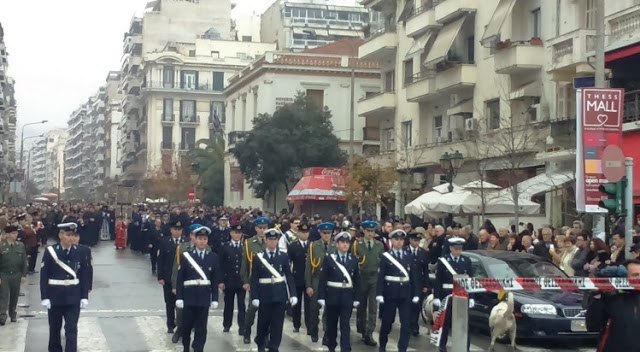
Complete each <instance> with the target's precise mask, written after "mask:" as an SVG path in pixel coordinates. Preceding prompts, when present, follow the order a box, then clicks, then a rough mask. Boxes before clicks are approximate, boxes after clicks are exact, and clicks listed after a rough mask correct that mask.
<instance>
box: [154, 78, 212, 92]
mask: <svg viewBox="0 0 640 352" xmlns="http://www.w3.org/2000/svg"><path fill="white" fill-rule="evenodd" d="M143 88H146V89H174V90H175V89H177V90H187V91H202V92H222V91H223V90H224V85H222V86H221V85H220V84H219V83H218V84H214V83H210V82H206V83H198V84H187V83H186V82H180V81H179V80H175V81H174V82H170V81H169V82H161V81H151V80H148V81H146V84H145V86H144V87H143Z"/></svg>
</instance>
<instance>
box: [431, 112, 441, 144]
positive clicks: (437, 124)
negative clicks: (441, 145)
mask: <svg viewBox="0 0 640 352" xmlns="http://www.w3.org/2000/svg"><path fill="white" fill-rule="evenodd" d="M442 134H443V133H442V115H440V116H435V117H434V118H433V137H434V139H435V140H436V141H438V140H441V138H442Z"/></svg>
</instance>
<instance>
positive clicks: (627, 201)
mask: <svg viewBox="0 0 640 352" xmlns="http://www.w3.org/2000/svg"><path fill="white" fill-rule="evenodd" d="M624 166H625V168H626V170H627V189H626V190H624V192H625V197H624V206H625V208H626V211H627V216H626V218H625V219H624V232H625V234H624V246H625V251H624V255H625V259H627V260H630V259H633V258H631V252H630V251H629V250H630V249H631V246H633V237H632V235H631V233H632V229H633V158H625V159H624Z"/></svg>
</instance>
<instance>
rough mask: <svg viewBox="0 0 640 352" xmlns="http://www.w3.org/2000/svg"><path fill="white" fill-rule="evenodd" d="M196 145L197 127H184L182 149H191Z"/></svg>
mask: <svg viewBox="0 0 640 352" xmlns="http://www.w3.org/2000/svg"><path fill="white" fill-rule="evenodd" d="M195 146H196V129H195V128H183V129H182V141H181V142H180V149H181V150H191V149H194V148H195Z"/></svg>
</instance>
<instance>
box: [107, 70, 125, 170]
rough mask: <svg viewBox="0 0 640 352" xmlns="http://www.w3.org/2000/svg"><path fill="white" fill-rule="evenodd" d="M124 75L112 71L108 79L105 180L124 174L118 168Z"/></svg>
mask: <svg viewBox="0 0 640 352" xmlns="http://www.w3.org/2000/svg"><path fill="white" fill-rule="evenodd" d="M121 79H122V75H121V74H120V72H118V71H111V72H109V74H108V75H107V78H106V95H105V112H104V115H105V120H106V121H105V126H104V129H105V141H104V143H105V146H104V148H105V162H104V167H105V178H106V179H109V180H112V181H115V180H116V178H118V176H119V175H120V174H121V173H122V169H121V168H119V167H118V158H119V156H120V149H119V148H118V144H119V141H120V123H121V121H122V94H121V92H120V81H121Z"/></svg>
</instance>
